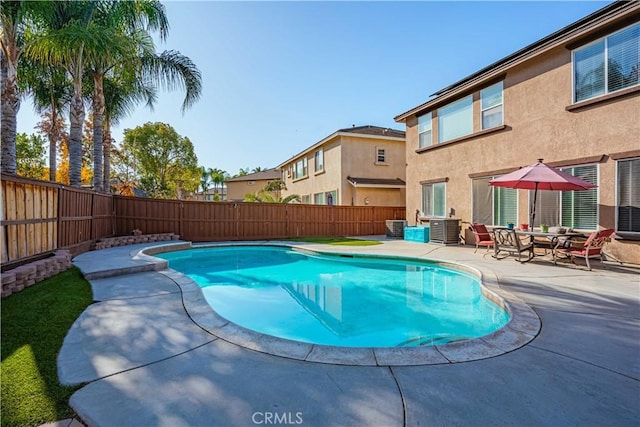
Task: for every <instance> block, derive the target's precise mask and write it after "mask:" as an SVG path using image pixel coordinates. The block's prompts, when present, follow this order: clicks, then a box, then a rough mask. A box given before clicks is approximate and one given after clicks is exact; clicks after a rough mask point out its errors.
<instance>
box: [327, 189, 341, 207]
mask: <svg viewBox="0 0 640 427" xmlns="http://www.w3.org/2000/svg"><path fill="white" fill-rule="evenodd" d="M324 196H325V199H326V201H327V205H337V204H338V192H337V191H336V190H334V191H328V192H326V193H325V194H324Z"/></svg>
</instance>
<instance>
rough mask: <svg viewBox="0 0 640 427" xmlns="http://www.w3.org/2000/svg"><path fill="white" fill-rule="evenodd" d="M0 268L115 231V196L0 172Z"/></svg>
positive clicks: (71, 246) (110, 234)
mask: <svg viewBox="0 0 640 427" xmlns="http://www.w3.org/2000/svg"><path fill="white" fill-rule="evenodd" d="M1 183H2V185H1V186H0V191H2V209H1V215H2V217H1V218H0V219H1V224H2V227H1V230H0V254H1V255H0V256H1V259H2V263H3V266H4V264H5V263H12V262H14V261H20V260H24V259H30V258H32V257H37V256H38V255H41V254H44V253H48V252H51V251H53V250H55V249H59V248H73V247H74V246H77V245H82V244H86V243H89V242H92V241H95V240H97V239H100V238H103V237H109V236H112V235H113V214H114V212H113V197H112V196H111V195H108V194H100V193H95V192H92V191H88V190H83V189H78V188H73V187H69V186H65V185H60V184H55V183H50V182H44V181H37V180H32V179H25V178H20V177H15V176H11V175H5V174H2V180H1Z"/></svg>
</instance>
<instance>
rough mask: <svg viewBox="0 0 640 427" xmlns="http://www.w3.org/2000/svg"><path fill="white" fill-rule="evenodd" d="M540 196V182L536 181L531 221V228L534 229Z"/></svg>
mask: <svg viewBox="0 0 640 427" xmlns="http://www.w3.org/2000/svg"><path fill="white" fill-rule="evenodd" d="M537 198H538V183H537V182H536V188H535V190H533V206H532V207H531V222H530V223H529V228H530V229H531V231H533V221H534V220H535V219H536V200H537Z"/></svg>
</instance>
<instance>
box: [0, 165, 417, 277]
mask: <svg viewBox="0 0 640 427" xmlns="http://www.w3.org/2000/svg"><path fill="white" fill-rule="evenodd" d="M1 178H2V180H1V183H2V185H1V188H0V191H1V192H2V209H1V215H2V217H1V218H0V219H1V224H2V227H1V230H0V249H1V257H2V264H3V268H8V267H10V266H11V264H15V263H17V262H21V261H24V260H25V259H27V260H28V259H30V258H33V257H37V256H39V255H41V254H46V253H49V252H51V251H53V250H55V249H59V248H74V247H75V248H82V250H88V249H89V248H90V246H91V244H92V243H94V242H95V241H96V240H98V239H101V238H104V237H111V236H124V235H130V234H131V233H132V231H133V230H134V229H139V230H142V232H143V233H144V234H155V233H176V234H179V235H180V236H181V238H182V239H184V240H190V241H196V242H202V241H221V240H263V239H283V238H290V237H312V236H326V237H338V236H363V235H378V234H385V231H386V224H385V221H386V220H388V219H405V208H404V207H381V206H316V205H298V204H286V205H285V204H269V203H232V202H197V201H181V200H158V199H146V198H136V197H124V196H112V195H108V194H101V193H95V192H93V191H89V190H84V189H78V188H73V187H69V186H65V185H60V184H54V183H49V182H44V181H37V180H31V179H24V178H19V177H14V176H11V175H5V174H2V176H1Z"/></svg>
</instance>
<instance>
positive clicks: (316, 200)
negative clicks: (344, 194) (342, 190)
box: [313, 193, 324, 205]
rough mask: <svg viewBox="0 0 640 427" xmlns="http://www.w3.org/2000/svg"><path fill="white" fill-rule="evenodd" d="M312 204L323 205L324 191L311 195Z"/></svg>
mask: <svg viewBox="0 0 640 427" xmlns="http://www.w3.org/2000/svg"><path fill="white" fill-rule="evenodd" d="M313 204H314V205H324V193H316V194H314V195H313Z"/></svg>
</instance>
